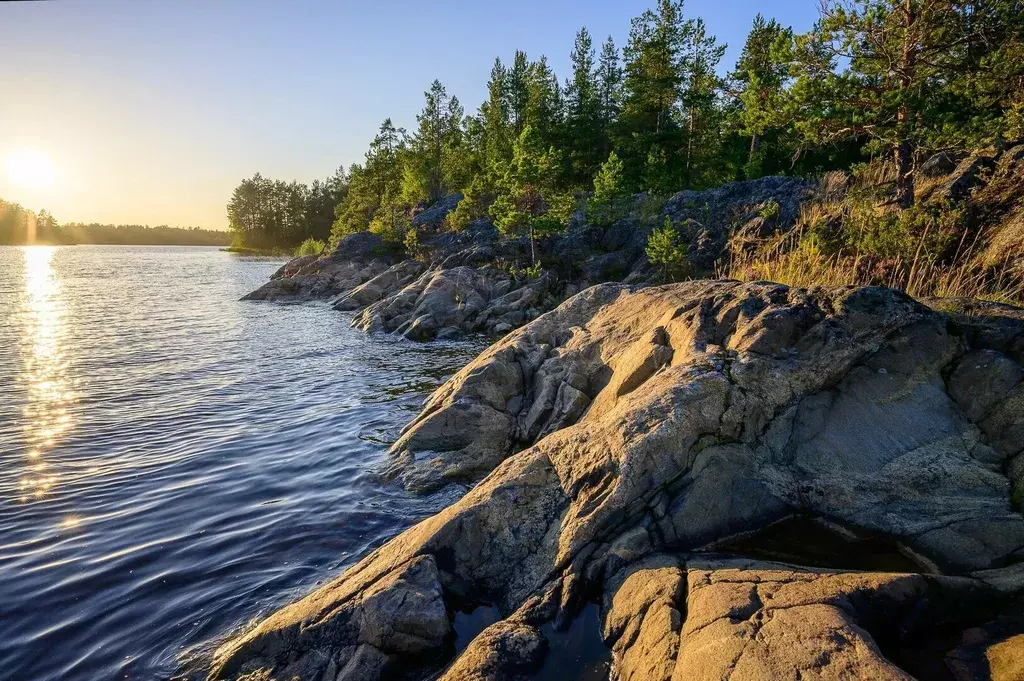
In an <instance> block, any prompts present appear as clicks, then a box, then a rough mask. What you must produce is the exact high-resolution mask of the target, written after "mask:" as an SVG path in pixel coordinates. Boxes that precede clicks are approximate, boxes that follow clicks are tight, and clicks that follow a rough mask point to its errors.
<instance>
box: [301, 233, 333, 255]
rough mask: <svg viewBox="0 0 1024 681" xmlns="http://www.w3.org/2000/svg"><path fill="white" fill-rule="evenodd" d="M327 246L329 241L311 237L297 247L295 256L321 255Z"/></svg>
mask: <svg viewBox="0 0 1024 681" xmlns="http://www.w3.org/2000/svg"><path fill="white" fill-rule="evenodd" d="M326 248H327V242H326V241H321V240H320V239H314V238H313V237H310V238H308V239H306V240H305V241H303V242H302V243H301V244H299V246H298V247H297V248H296V249H295V257H296V258H299V257H302V256H304V255H320V254H321V253H323V252H324V249H326Z"/></svg>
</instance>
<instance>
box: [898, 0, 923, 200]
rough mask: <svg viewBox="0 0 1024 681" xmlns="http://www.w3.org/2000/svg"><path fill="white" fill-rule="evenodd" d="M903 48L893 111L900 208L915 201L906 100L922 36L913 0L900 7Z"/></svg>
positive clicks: (909, 116)
mask: <svg viewBox="0 0 1024 681" xmlns="http://www.w3.org/2000/svg"><path fill="white" fill-rule="evenodd" d="M903 21H904V24H903V31H904V33H903V49H902V51H901V54H900V70H899V87H900V97H901V101H900V106H899V109H898V110H897V113H896V130H897V135H898V140H897V142H896V149H895V152H896V156H895V159H894V160H895V161H896V201H897V203H898V204H899V206H900V208H910V207H911V206H913V205H914V151H915V149H914V140H913V131H912V130H911V126H912V125H913V119H914V112H912V111H910V107H909V105H908V104H907V96H908V91H909V90H910V88H911V87H912V86H913V84H914V77H915V75H916V73H915V71H916V67H917V47H918V44H919V42H920V40H921V37H920V36H918V35H917V32H918V30H919V26H918V17H917V13H916V12H915V10H914V5H913V1H912V0H905V2H904V7H903Z"/></svg>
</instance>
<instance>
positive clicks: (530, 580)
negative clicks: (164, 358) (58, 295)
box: [209, 178, 1024, 681]
mask: <svg viewBox="0 0 1024 681" xmlns="http://www.w3.org/2000/svg"><path fill="white" fill-rule="evenodd" d="M766 179H767V178H766ZM367 237H368V235H366V236H360V238H363V239H366V238H367ZM446 238H447V237H446ZM459 238H461V239H472V238H475V237H473V236H472V235H469V236H466V235H462V236H460V237H459ZM482 247H483V246H481V244H476V245H472V244H471V245H468V246H466V247H465V248H462V249H461V250H460V251H459V252H461V253H464V252H466V251H467V249H468V250H470V251H471V250H472V249H477V248H482ZM365 252H366V253H367V255H366V256H365V257H362V258H361V259H360V258H356V257H351V252H350V255H349V257H346V258H345V259H344V260H343V261H338V262H337V263H335V264H334V265H331V267H336V269H335V270H332V272H331V273H330V274H329V275H328V274H325V273H324V271H323V269H321V270H319V271H309V272H308V273H307V274H302V273H301V272H302V271H303V269H302V268H303V267H308V266H309V265H310V264H311V263H305V264H298V265H296V264H295V263H289V265H288V266H286V267H285V268H283V271H282V272H281V273H280V274H281V276H279V277H278V278H277V279H275V281H281V280H282V279H283V280H285V281H292V282H294V281H299V280H301V281H300V284H299V285H297V286H296V288H294V289H292V290H289V288H288V285H282V284H275V285H274V286H271V287H268V288H267V290H266V291H264V292H263V293H262V294H260V295H261V297H263V298H266V299H282V298H288V297H293V298H294V297H308V296H311V295H313V296H315V297H319V298H332V297H333V298H335V299H336V302H335V304H336V305H338V306H340V307H342V308H343V309H357V308H359V306H363V307H361V310H362V311H361V312H359V313H358V314H357V316H356V318H355V323H357V324H363V325H365V328H367V329H368V330H376V329H382V330H389V331H399V332H401V333H404V334H405V335H407V336H410V337H414V338H415V337H419V338H422V339H426V338H429V337H434V336H435V335H442V336H445V335H448V334H449V333H452V334H454V333H456V332H465V331H466V330H467V329H484V330H493V331H496V332H500V331H498V329H497V326H498V324H509V326H510V327H511V326H517V325H518V324H513V323H512V320H511V319H510V318H509V317H508V315H510V314H512V313H513V312H514V313H515V314H516V315H521V317H517V318H523V321H526V322H527V323H526V324H525V325H524V326H522V327H521V328H518V329H517V330H514V331H512V332H511V333H508V335H506V336H505V337H504V338H503V339H501V340H499V341H498V342H496V343H495V344H494V345H492V346H491V347H490V348H489V349H487V350H486V351H485V352H483V353H482V354H481V355H480V356H479V357H478V358H477V359H476V360H474V361H473V362H471V363H470V364H469V365H467V366H466V367H465V368H464V369H463V370H462V371H460V372H459V373H457V374H456V375H455V376H453V377H452V378H451V379H449V380H448V381H447V382H446V383H445V384H444V385H443V386H441V387H440V388H439V389H438V390H437V391H436V392H435V393H434V394H433V395H432V396H431V397H430V398H429V399H428V401H427V403H426V404H425V406H424V409H423V411H422V412H421V413H420V414H419V415H418V416H417V417H416V418H415V419H414V420H413V422H412V423H410V424H409V426H407V428H406V429H405V431H404V432H403V434H402V436H401V438H400V439H399V440H398V441H397V442H396V443H395V445H394V446H393V447H392V449H391V451H390V453H389V457H388V465H387V469H386V471H385V477H386V478H387V479H390V480H394V483H393V484H402V485H405V486H406V487H407V488H408V489H411V490H417V491H419V490H429V489H436V488H438V487H441V486H444V485H449V484H462V485H472V488H471V489H470V490H469V491H468V492H467V493H466V494H465V496H464V497H463V498H462V499H461V500H460V501H458V502H457V503H455V504H453V505H452V506H450V507H449V508H447V509H445V510H444V511H442V512H441V513H439V514H438V515H436V516H434V517H432V518H429V519H427V520H425V521H423V522H421V523H420V524H418V525H416V526H414V527H412V528H410V529H409V530H407V531H406V532H404V533H402V534H401V535H399V536H398V537H396V538H394V539H393V540H391V541H390V542H388V543H387V544H385V545H384V546H382V547H381V548H379V549H377V550H376V551H374V552H373V553H371V554H370V555H369V556H367V557H366V558H364V559H363V560H362V561H360V562H359V563H358V564H356V565H355V566H353V567H351V568H349V569H348V570H346V571H345V572H344V573H343V574H342V575H341V576H339V577H338V578H336V579H335V580H334V581H333V582H331V583H329V584H327V585H326V586H324V587H322V588H320V589H318V590H316V591H314V592H313V593H311V594H310V595H308V596H307V597H306V598H304V599H302V600H301V601H298V602H296V603H294V604H292V605H289V606H287V607H285V608H283V609H282V610H280V611H278V612H277V613H274V614H273V615H271V616H270V617H268V618H267V619H265V620H264V621H262V622H261V623H259V624H258V625H257V626H256V627H255V628H253V629H252V630H251V631H248V632H245V633H243V634H241V635H239V636H237V637H235V638H233V639H231V640H229V641H227V642H226V643H225V644H224V645H222V646H221V647H220V649H219V650H218V651H217V652H216V654H215V655H214V657H213V661H212V666H211V669H210V672H209V678H210V679H237V680H239V681H241V680H242V679H245V680H247V681H257V680H267V679H301V680H314V681H321V680H324V681H341V680H343V679H368V680H372V679H392V678H408V679H427V678H434V679H436V678H442V679H447V680H455V679H481V680H483V679H488V680H491V679H493V680H498V679H544V678H583V676H582V675H583V674H584V673H597V674H598V676H591V677H587V678H604V677H603V676H602V674H607V675H609V678H612V679H622V680H627V679H629V680H641V679H643V680H647V679H664V680H670V679H673V680H676V681H683V680H684V679H686V680H689V679H721V678H731V679H765V678H794V679H795V678H819V679H843V678H871V679H909V678H921V679H925V678H927V679H931V678H935V679H943V678H947V679H956V680H958V681H959V680H963V679H1020V678H1021V670H1022V669H1024V517H1022V515H1021V511H1022V509H1024V454H1022V450H1024V369H1022V364H1024V311H1021V310H1018V309H1015V308H1011V307H1008V306H999V305H994V304H981V303H972V304H970V305H968V304H967V303H963V304H962V305H960V306H959V308H960V309H962V310H963V313H943V312H939V311H936V310H934V309H931V308H929V307H926V306H925V305H922V304H921V303H919V302H916V301H914V300H912V299H910V298H909V297H907V296H905V295H902V294H900V293H898V292H895V291H893V290H890V289H885V288H873V287H865V288H831V289H830V288H821V289H811V290H802V289H791V288H788V287H785V286H781V285H777V284H769V283H753V284H741V283H738V282H734V281H714V280H703V281H693V282H687V283H683V284H671V285H664V286H641V285H634V284H629V283H626V284H600V285H596V286H591V287H589V288H586V289H585V290H583V291H582V292H580V293H578V294H575V295H567V294H566V292H565V291H564V290H562V291H555V292H552V289H551V288H548V287H550V286H552V283H551V282H550V281H549V282H548V283H546V284H543V285H538V284H537V282H536V281H535V282H534V283H533V284H527V285H524V286H516V285H515V283H516V282H515V281H514V278H513V277H511V276H510V275H507V274H503V275H500V276H505V277H509V279H507V281H510V282H511V283H510V284H509V286H508V288H507V289H505V290H503V287H504V284H501V285H500V286H497V287H496V288H492V289H488V295H483V294H481V295H480V296H479V298H480V299H479V300H477V299H476V298H474V297H472V295H470V294H469V293H468V291H469V290H470V289H472V290H473V291H477V292H479V291H480V290H481V289H482V288H483V287H484V286H488V287H493V286H495V282H500V281H502V279H500V276H499V275H497V274H496V275H494V277H493V278H492V277H489V276H487V275H481V279H485V280H486V283H479V286H478V283H477V282H476V280H473V283H471V284H463V283H461V282H460V283H452V282H453V281H458V279H457V278H456V277H453V276H451V274H450V273H451V272H453V271H457V270H459V268H460V267H467V268H471V269H475V270H477V272H479V268H474V267H473V263H472V262H469V261H466V262H464V263H462V264H455V265H454V266H451V267H443V268H439V267H437V266H436V265H435V266H431V265H423V266H422V267H423V269H422V270H421V271H420V270H418V266H415V265H410V264H408V261H406V262H405V263H394V262H392V263H388V262H387V261H386V259H382V258H378V257H377V256H376V255H374V254H373V252H372V245H368V249H367V250H366V251H365ZM612 252H615V251H612ZM460 257H463V256H460ZM596 257H602V256H596ZM377 260H380V262H377ZM314 262H316V261H314ZM398 267H401V269H396V268H398ZM484 267H487V266H486V265H485V266H484ZM289 268H290V269H289ZM641 269H642V268H640V267H639V266H638V267H637V269H635V270H634V271H633V272H631V273H630V274H628V275H627V277H628V276H631V275H633V274H638V273H640V271H641ZM386 272H390V274H388V276H387V277H386V278H384V279H380V277H381V276H382V275H384V274H385V273H386ZM446 273H449V274H446ZM465 274H466V276H467V277H469V276H471V275H469V274H468V273H465ZM302 277H309V278H310V279H305V280H303V279H301V278H302ZM638 278H639V277H638ZM356 280H361V281H359V282H358V283H353V282H356ZM375 280H376V281H375ZM374 281H375V283H373V284H372V285H368V284H369V282H374ZM541 281H543V279H542V280H541ZM421 284H422V285H421ZM448 284H451V287H450V288H449V286H448ZM360 287H361V288H360ZM410 287H415V289H414V290H410ZM524 288H528V290H529V291H532V293H530V292H524V293H520V294H519V297H517V298H510V297H509V296H510V295H511V294H513V293H514V292H516V291H520V290H522V289H524ZM343 289H344V290H343ZM357 290H358V293H357V292H356V291H357ZM384 291H396V292H397V295H396V294H391V295H383V292H384ZM403 292H404V293H403ZM571 292H572V291H571V289H570V290H569V293H571ZM545 295H547V296H551V297H552V298H567V299H565V300H564V302H561V304H559V305H558V306H557V307H556V308H555V309H553V310H552V311H550V312H547V313H546V314H541V310H542V307H541V305H546V304H547V303H554V302H557V301H556V300H549V301H547V302H546V303H545V301H544V298H543V297H544V296H545ZM452 296H458V298H459V301H458V305H456V306H454V309H455V311H454V312H451V311H450V310H449V307H450V306H449V305H448V301H449V300H450V297H452ZM373 298H377V300H375V301H372V302H371V299H373ZM521 299H522V300H521ZM538 300H539V301H540V304H538ZM430 301H440V302H438V303H437V304H436V305H435V304H434V303H431V302H430ZM496 301H502V302H500V303H498V302H496ZM510 301H516V302H510ZM460 306H461V308H460ZM435 310H441V311H442V312H439V313H437V314H444V315H449V316H443V317H441V318H438V317H436V316H435ZM445 310H447V311H445ZM534 312H536V315H534ZM427 315H429V316H430V318H429V319H424V317H425V316H427ZM534 316H535V317H536V318H533V317H534ZM528 318H533V319H532V321H529V320H528ZM499 320H500V321H499ZM520 323H521V322H520ZM447 329H453V330H454V331H448V330H447ZM467 613H478V614H479V613H489V616H488V617H486V618H479V617H477V618H474V617H473V616H472V615H468V614H467ZM471 621H479V622H480V626H478V627H476V628H474V626H470V625H468V624H467V622H471ZM567 651H568V652H567ZM567 659H572V660H576V661H577V662H579V664H580V665H582V666H581V667H579V668H576V667H573V666H572V664H574V663H570V662H566V660H567ZM587 665H590V666H589V667H588V666H587ZM552 666H557V667H559V669H557V670H555V671H554V672H553V671H552V669H551V668H552ZM588 670H589V671H588ZM552 674H555V675H553V676H552Z"/></svg>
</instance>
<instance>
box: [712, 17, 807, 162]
mask: <svg viewBox="0 0 1024 681" xmlns="http://www.w3.org/2000/svg"><path fill="white" fill-rule="evenodd" d="M792 45H793V30H792V29H789V28H783V27H782V25H781V24H779V22H777V21H775V20H774V19H772V20H771V21H766V20H765V18H764V16H763V15H761V14H758V15H757V16H756V17H754V24H753V26H752V27H751V29H750V34H749V35H748V36H747V41H746V43H745V44H744V46H743V52H742V53H741V54H740V58H739V59H738V60H737V62H736V68H735V69H734V70H733V71H732V72H731V73H730V74H729V77H728V81H729V86H728V87H729V91H730V95H731V96H732V97H733V99H734V102H735V108H734V110H733V112H732V118H733V119H734V122H735V128H736V129H737V130H738V132H739V133H740V134H741V135H743V136H745V137H747V138H749V140H750V142H749V145H748V150H747V157H746V161H745V166H744V174H745V176H746V177H747V178H755V177H760V176H761V175H764V174H767V173H770V172H773V171H774V170H776V169H777V167H778V165H779V164H778V162H777V160H776V159H777V158H778V157H779V156H787V155H790V154H787V153H786V152H787V151H791V150H789V149H788V148H786V149H781V150H780V149H772V150H768V149H762V148H761V147H762V141H763V138H764V136H765V134H766V133H767V132H768V131H769V130H775V131H777V132H778V131H781V130H782V128H783V127H784V126H785V121H784V119H783V118H782V116H781V114H782V112H783V111H784V109H785V96H786V88H787V87H788V85H789V82H790V80H791V79H790V76H789V58H790V55H791V54H792Z"/></svg>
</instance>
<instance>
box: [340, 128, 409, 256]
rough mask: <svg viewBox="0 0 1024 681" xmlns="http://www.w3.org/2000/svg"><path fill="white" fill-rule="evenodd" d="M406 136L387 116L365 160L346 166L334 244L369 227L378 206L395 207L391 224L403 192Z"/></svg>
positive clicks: (392, 211) (378, 208)
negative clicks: (343, 190)
mask: <svg viewBox="0 0 1024 681" xmlns="http://www.w3.org/2000/svg"><path fill="white" fill-rule="evenodd" d="M405 138H406V132H405V130H404V129H403V128H396V127H395V125H394V123H392V122H391V119H390V118H388V119H386V120H385V121H384V122H383V123H382V124H381V126H380V130H379V131H378V133H377V136H376V137H374V139H373V142H371V143H370V148H369V150H367V152H366V163H365V164H364V165H361V166H360V165H353V166H352V167H351V168H350V169H349V184H348V192H347V195H346V196H345V199H344V200H343V201H342V202H341V203H339V204H338V206H337V207H336V208H335V211H334V212H335V221H334V226H333V227H332V228H331V241H332V242H333V243H337V241H338V240H339V239H341V238H342V237H344V236H347V235H349V234H354V233H355V232H360V231H364V230H366V229H369V227H370V222H371V220H373V219H374V217H375V216H376V213H377V212H378V211H379V210H380V208H381V206H386V207H390V208H391V209H394V210H391V216H390V218H389V222H391V223H394V221H395V214H394V211H395V210H397V209H396V208H395V206H397V204H398V202H399V200H400V199H401V194H402V184H403V174H404V168H403V165H402V163H401V160H400V157H401V156H403V155H404V153H405Z"/></svg>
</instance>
